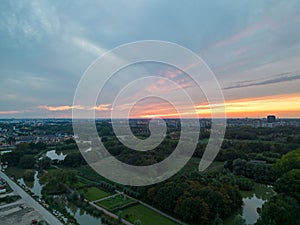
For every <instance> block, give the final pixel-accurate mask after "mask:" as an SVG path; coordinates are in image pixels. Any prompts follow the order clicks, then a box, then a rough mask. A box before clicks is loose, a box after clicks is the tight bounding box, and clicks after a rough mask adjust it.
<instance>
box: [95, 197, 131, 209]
mask: <svg viewBox="0 0 300 225" xmlns="http://www.w3.org/2000/svg"><path fill="white" fill-rule="evenodd" d="M135 202H136V200H134V199H131V198H128V197H126V198H125V199H124V197H123V196H122V195H116V196H113V197H111V198H108V199H105V200H103V201H100V202H97V203H96V204H97V205H99V206H101V207H103V208H105V209H107V210H109V211H114V210H115V209H117V208H122V207H124V206H126V205H128V204H131V203H135Z"/></svg>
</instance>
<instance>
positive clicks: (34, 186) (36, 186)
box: [18, 171, 43, 197]
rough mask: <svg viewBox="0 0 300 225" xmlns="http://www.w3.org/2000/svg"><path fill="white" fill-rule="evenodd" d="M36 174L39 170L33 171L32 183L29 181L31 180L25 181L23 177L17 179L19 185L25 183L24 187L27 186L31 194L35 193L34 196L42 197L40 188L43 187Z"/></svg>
mask: <svg viewBox="0 0 300 225" xmlns="http://www.w3.org/2000/svg"><path fill="white" fill-rule="evenodd" d="M38 175H39V172H38V171H35V174H34V181H33V183H31V182H25V181H24V179H23V178H20V179H18V182H19V183H20V184H21V185H25V186H26V187H28V188H29V190H30V191H31V192H32V193H33V194H35V195H36V196H38V197H42V188H43V185H41V184H40V179H39V177H38Z"/></svg>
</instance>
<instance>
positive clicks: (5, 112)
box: [0, 110, 24, 115]
mask: <svg viewBox="0 0 300 225" xmlns="http://www.w3.org/2000/svg"><path fill="white" fill-rule="evenodd" d="M23 112H24V111H17V110H10V111H0V115H10V114H19V113H23Z"/></svg>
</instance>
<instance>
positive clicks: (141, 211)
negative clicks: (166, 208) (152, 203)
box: [122, 204, 178, 225]
mask: <svg viewBox="0 0 300 225" xmlns="http://www.w3.org/2000/svg"><path fill="white" fill-rule="evenodd" d="M126 214H127V215H128V218H125V215H126ZM122 217H123V218H124V219H126V220H128V221H129V222H131V223H134V222H135V221H136V220H140V221H141V222H142V224H143V225H153V224H159V225H176V224H178V223H176V222H174V221H172V220H170V219H168V218H166V217H164V216H163V215H161V214H159V213H157V212H155V211H153V210H151V209H149V208H147V207H145V206H143V205H141V204H138V205H134V206H131V207H128V208H125V209H122Z"/></svg>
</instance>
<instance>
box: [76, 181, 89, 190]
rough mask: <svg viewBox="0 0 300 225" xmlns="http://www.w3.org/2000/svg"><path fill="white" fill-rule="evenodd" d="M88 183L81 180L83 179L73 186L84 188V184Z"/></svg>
mask: <svg viewBox="0 0 300 225" xmlns="http://www.w3.org/2000/svg"><path fill="white" fill-rule="evenodd" d="M86 185H87V184H85V183H83V182H81V181H78V182H77V183H76V184H73V187H74V188H82V187H84V186H86Z"/></svg>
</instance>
